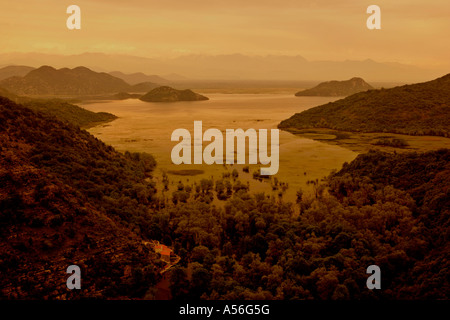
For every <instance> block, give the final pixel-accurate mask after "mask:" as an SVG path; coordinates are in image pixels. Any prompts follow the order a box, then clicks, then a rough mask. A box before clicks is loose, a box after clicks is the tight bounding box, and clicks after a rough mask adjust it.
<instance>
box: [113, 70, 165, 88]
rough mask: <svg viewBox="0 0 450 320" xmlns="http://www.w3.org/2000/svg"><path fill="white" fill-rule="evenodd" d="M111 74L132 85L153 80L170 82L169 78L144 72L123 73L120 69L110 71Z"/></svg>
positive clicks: (155, 81)
mask: <svg viewBox="0 0 450 320" xmlns="http://www.w3.org/2000/svg"><path fill="white" fill-rule="evenodd" d="M109 74H110V75H112V76H114V77H116V78H120V79H122V80H124V81H126V82H127V83H129V84H131V85H135V84H138V83H141V82H153V83H159V84H166V83H169V82H170V81H169V80H167V79H164V78H162V77H160V76H157V75H147V74H144V73H142V72H136V73H129V74H126V73H123V72H120V71H113V72H110V73H109Z"/></svg>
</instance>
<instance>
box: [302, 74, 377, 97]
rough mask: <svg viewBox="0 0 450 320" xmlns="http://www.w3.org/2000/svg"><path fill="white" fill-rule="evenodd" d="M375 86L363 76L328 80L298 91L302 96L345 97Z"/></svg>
mask: <svg viewBox="0 0 450 320" xmlns="http://www.w3.org/2000/svg"><path fill="white" fill-rule="evenodd" d="M370 89H373V87H372V86H371V85H370V84H368V83H367V82H365V81H364V80H363V79H361V78H351V79H350V80H346V81H328V82H322V83H319V84H318V85H317V86H315V87H314V88H311V89H307V90H303V91H299V92H297V93H296V94H295V95H296V96H297V97H301V96H322V97H344V96H349V95H352V94H355V93H358V92H361V91H367V90H370Z"/></svg>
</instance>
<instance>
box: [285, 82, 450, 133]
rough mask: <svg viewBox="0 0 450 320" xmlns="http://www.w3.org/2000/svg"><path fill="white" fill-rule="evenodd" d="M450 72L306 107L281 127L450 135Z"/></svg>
mask: <svg viewBox="0 0 450 320" xmlns="http://www.w3.org/2000/svg"><path fill="white" fill-rule="evenodd" d="M449 92H450V74H447V75H445V76H443V77H441V78H438V79H435V80H433V81H429V82H424V83H418V84H413V85H405V86H400V87H395V88H391V89H380V90H369V91H366V92H360V93H356V94H354V95H351V96H349V97H346V98H345V99H340V100H338V101H335V102H330V103H327V104H324V105H321V106H318V107H315V108H311V109H308V110H305V111H303V112H301V113H297V114H295V115H293V116H292V117H291V118H289V119H287V120H284V121H282V122H281V123H280V124H279V128H285V129H289V128H297V129H306V128H329V129H335V130H343V131H352V132H390V133H401V134H409V135H438V136H444V137H450V129H449V128H450V112H449V107H450V95H449V94H448V93H449Z"/></svg>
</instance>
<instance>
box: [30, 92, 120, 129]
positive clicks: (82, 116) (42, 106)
mask: <svg viewBox="0 0 450 320" xmlns="http://www.w3.org/2000/svg"><path fill="white" fill-rule="evenodd" d="M23 104H24V105H25V106H26V107H28V108H30V109H31V110H34V111H36V112H41V113H43V114H45V115H48V116H51V117H56V118H57V119H59V120H60V121H63V122H64V121H65V122H68V123H70V124H72V125H75V126H78V127H80V128H90V127H93V126H96V125H98V124H100V123H104V122H110V121H112V120H115V119H117V117H116V116H115V115H113V114H111V113H107V112H92V111H89V110H86V109H84V108H81V107H79V106H77V105H74V104H71V103H68V102H65V101H63V100H57V99H53V100H37V99H36V100H29V101H27V102H24V103H23Z"/></svg>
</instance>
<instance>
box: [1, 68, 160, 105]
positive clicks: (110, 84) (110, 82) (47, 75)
mask: <svg viewBox="0 0 450 320" xmlns="http://www.w3.org/2000/svg"><path fill="white" fill-rule="evenodd" d="M29 69H30V67H20V68H13V67H6V68H3V69H0V73H1V72H2V71H5V72H4V73H5V74H6V73H8V74H10V75H12V76H11V77H9V78H6V79H3V80H1V81H0V87H1V88H3V89H2V90H5V89H6V90H7V91H8V94H6V93H5V94H4V96H7V97H10V98H11V96H10V95H11V94H14V95H29V96H33V95H73V96H89V95H101V94H109V93H117V92H125V91H128V92H141V93H144V92H148V91H149V90H151V89H153V88H156V87H158V86H159V85H158V84H156V83H153V82H148V81H147V82H140V83H137V84H133V85H130V84H129V83H127V82H125V81H124V80H123V79H120V78H117V77H115V76H113V75H111V74H107V73H104V72H95V71H92V70H90V69H89V68H86V67H76V68H74V69H69V68H62V69H55V68H53V67H50V66H42V67H40V68H38V69H34V68H31V71H29V72H28V73H26V74H25V75H24V76H19V74H22V73H24V72H25V71H26V70H29ZM122 75H124V76H126V75H125V74H122ZM131 76H132V75H131ZM137 77H140V78H141V79H142V80H144V79H149V78H153V77H148V76H146V75H144V74H141V75H137V74H136V75H135V78H136V79H137ZM161 79H162V78H161ZM154 80H157V79H154ZM162 80H163V81H164V79H162ZM165 81H166V82H167V80H165Z"/></svg>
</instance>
